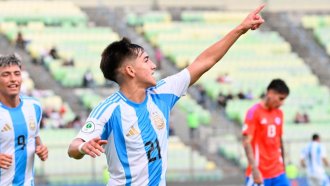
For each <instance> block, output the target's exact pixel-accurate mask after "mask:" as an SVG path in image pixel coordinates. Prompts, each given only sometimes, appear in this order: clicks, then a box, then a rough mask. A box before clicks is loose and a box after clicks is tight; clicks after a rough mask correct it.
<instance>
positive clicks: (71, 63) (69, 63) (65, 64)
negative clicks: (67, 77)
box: [62, 57, 74, 66]
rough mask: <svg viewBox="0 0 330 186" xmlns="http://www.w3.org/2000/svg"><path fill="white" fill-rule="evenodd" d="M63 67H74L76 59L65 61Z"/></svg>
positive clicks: (70, 58)
mask: <svg viewBox="0 0 330 186" xmlns="http://www.w3.org/2000/svg"><path fill="white" fill-rule="evenodd" d="M62 65H63V66H74V59H73V58H72V57H69V58H64V59H63V63H62Z"/></svg>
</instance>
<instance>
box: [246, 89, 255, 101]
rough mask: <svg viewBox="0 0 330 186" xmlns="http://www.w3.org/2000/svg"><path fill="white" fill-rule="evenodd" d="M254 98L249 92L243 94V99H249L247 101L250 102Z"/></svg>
mask: <svg viewBox="0 0 330 186" xmlns="http://www.w3.org/2000/svg"><path fill="white" fill-rule="evenodd" d="M253 98H254V97H253V93H252V91H251V90H248V92H247V93H246V94H245V99H249V100H251V99H253Z"/></svg>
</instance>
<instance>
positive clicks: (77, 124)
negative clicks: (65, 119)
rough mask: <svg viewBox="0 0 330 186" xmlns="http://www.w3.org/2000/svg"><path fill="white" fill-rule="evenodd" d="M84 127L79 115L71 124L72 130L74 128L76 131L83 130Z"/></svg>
mask: <svg viewBox="0 0 330 186" xmlns="http://www.w3.org/2000/svg"><path fill="white" fill-rule="evenodd" d="M82 126H83V122H82V121H81V117H80V116H79V115H77V116H76V117H74V119H73V120H72V121H71V123H70V126H69V127H70V128H74V129H77V130H79V129H81V127H82Z"/></svg>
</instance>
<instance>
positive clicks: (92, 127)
mask: <svg viewBox="0 0 330 186" xmlns="http://www.w3.org/2000/svg"><path fill="white" fill-rule="evenodd" d="M94 130H95V124H94V123H93V122H91V121H89V122H87V123H86V124H85V125H84V126H83V128H82V129H81V131H82V132H85V133H91V132H93V131H94Z"/></svg>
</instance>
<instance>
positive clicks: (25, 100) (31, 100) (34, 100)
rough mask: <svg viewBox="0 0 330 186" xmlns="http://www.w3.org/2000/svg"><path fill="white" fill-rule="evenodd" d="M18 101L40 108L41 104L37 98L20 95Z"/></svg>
mask: <svg viewBox="0 0 330 186" xmlns="http://www.w3.org/2000/svg"><path fill="white" fill-rule="evenodd" d="M20 99H21V101H22V102H23V103H28V104H34V105H37V106H39V107H41V103H40V101H39V100H38V99H37V98H34V97H30V96H25V95H22V96H20Z"/></svg>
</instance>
